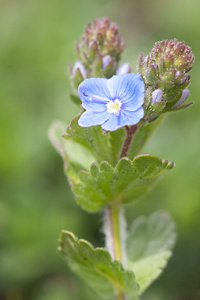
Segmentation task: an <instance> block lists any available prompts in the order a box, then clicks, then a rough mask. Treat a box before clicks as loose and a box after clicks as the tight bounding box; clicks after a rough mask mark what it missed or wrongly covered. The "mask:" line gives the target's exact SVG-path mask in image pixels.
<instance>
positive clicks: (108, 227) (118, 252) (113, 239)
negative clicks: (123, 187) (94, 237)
mask: <svg viewBox="0 0 200 300" xmlns="http://www.w3.org/2000/svg"><path fill="white" fill-rule="evenodd" d="M104 232H105V235H106V248H107V249H108V251H109V252H110V254H111V256H112V258H113V259H118V260H120V261H121V262H122V263H123V264H125V256H126V255H125V254H126V253H125V238H126V237H125V236H126V234H125V219H124V216H123V207H122V206H121V205H115V206H109V207H108V208H106V211H105V217H104ZM118 292H119V291H118ZM115 300H126V296H125V294H124V293H123V292H119V293H118V294H117V295H116V296H115Z"/></svg>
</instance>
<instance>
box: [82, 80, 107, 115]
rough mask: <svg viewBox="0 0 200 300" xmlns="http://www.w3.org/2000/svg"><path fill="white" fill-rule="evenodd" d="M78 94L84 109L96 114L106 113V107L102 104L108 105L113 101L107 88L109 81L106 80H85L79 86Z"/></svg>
mask: <svg viewBox="0 0 200 300" xmlns="http://www.w3.org/2000/svg"><path fill="white" fill-rule="evenodd" d="M78 92H79V96H80V98H81V101H82V106H83V108H85V109H88V110H92V111H94V112H100V111H105V110H106V106H105V105H102V104H106V103H108V101H110V99H111V95H110V92H109V90H108V88H107V79H105V78H89V79H86V80H84V81H83V82H82V83H81V84H80V85H79V89H78Z"/></svg>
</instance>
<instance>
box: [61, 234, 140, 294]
mask: <svg viewBox="0 0 200 300" xmlns="http://www.w3.org/2000/svg"><path fill="white" fill-rule="evenodd" d="M58 249H59V251H60V253H61V254H62V255H63V256H64V258H65V260H66V261H67V263H68V265H69V267H70V268H71V269H72V270H73V271H74V272H75V273H76V274H77V275H78V276H79V277H81V278H82V279H83V280H84V281H85V282H86V283H87V284H88V285H89V286H90V287H91V288H92V289H93V290H94V292H95V293H96V294H98V295H99V296H100V297H101V298H102V299H105V300H110V299H113V296H114V295H115V296H116V297H119V298H117V299H125V298H124V294H126V297H127V298H126V299H127V300H136V299H138V291H139V287H138V284H137V283H136V281H135V278H134V274H133V272H131V271H128V270H125V269H124V268H123V266H122V264H121V262H120V261H118V260H112V258H111V256H110V254H109V252H108V251H107V250H106V249H104V248H96V249H94V248H93V246H92V245H91V244H90V243H89V242H87V241H86V240H78V239H77V238H76V237H75V236H74V235H73V233H71V232H68V231H62V233H61V236H60V240H59V248H58ZM120 296H121V298H120Z"/></svg>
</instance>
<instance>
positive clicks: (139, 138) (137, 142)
mask: <svg viewBox="0 0 200 300" xmlns="http://www.w3.org/2000/svg"><path fill="white" fill-rule="evenodd" d="M162 119H163V116H159V118H158V119H157V120H156V121H154V122H152V123H149V124H147V125H143V126H141V127H139V128H138V129H137V131H136V132H135V134H134V136H133V140H132V142H131V145H130V148H129V151H128V157H129V158H130V159H133V158H134V157H135V156H136V155H137V154H138V153H139V151H140V150H141V148H142V147H143V146H144V145H145V144H146V142H147V141H148V139H149V138H150V137H151V135H152V134H153V133H154V131H155V130H156V128H157V127H158V125H159V124H160V123H161V121H162Z"/></svg>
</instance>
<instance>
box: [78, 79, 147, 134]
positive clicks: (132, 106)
mask: <svg viewBox="0 0 200 300" xmlns="http://www.w3.org/2000/svg"><path fill="white" fill-rule="evenodd" d="M79 96H80V98H81V101H82V107H83V108H84V109H86V111H85V112H84V113H83V114H82V115H81V117H80V119H79V125H80V126H82V127H90V126H95V125H101V127H102V129H103V130H105V131H114V130H116V129H118V128H120V127H123V126H125V125H134V124H137V123H138V122H139V121H140V119H141V118H143V116H144V111H143V108H142V105H143V103H144V83H143V81H142V78H141V77H140V75H139V74H133V73H130V74H123V75H115V76H113V77H112V78H110V79H105V78H89V79H86V80H84V81H83V82H82V83H81V84H80V86H79Z"/></svg>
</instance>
